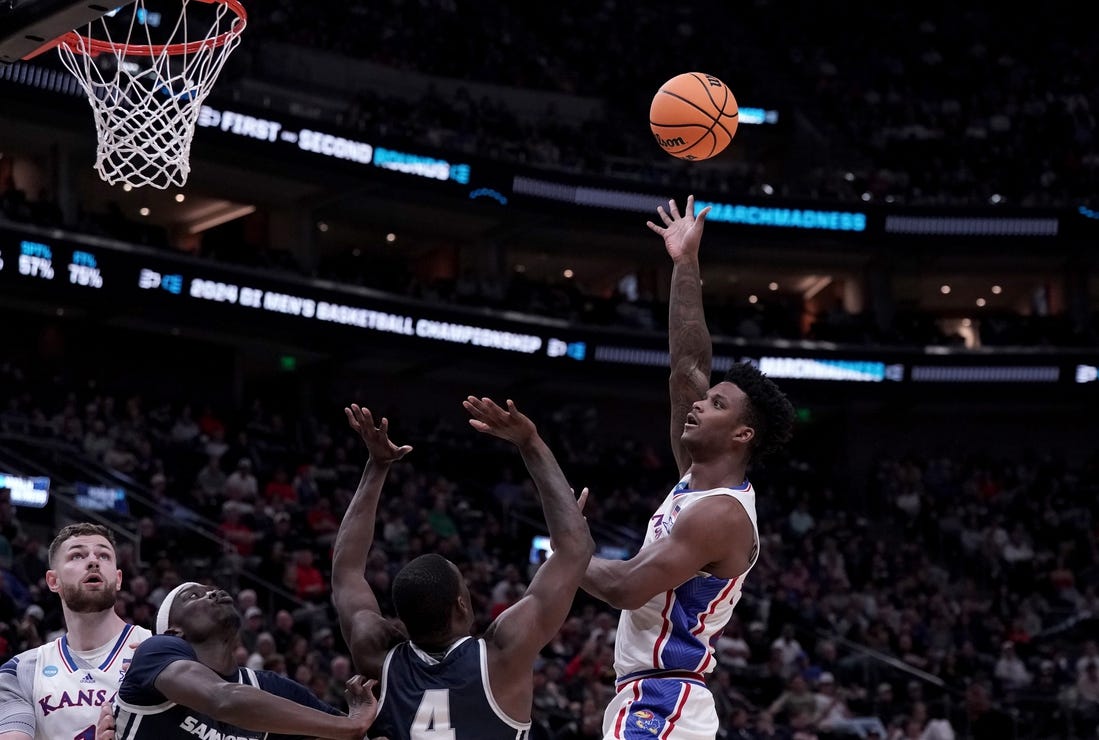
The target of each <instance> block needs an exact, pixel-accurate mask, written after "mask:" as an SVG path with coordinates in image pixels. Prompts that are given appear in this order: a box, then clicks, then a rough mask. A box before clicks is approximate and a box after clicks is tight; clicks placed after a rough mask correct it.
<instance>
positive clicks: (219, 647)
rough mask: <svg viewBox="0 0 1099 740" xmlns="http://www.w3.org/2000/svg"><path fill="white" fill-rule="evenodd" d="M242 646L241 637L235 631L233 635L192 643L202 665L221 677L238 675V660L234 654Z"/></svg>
mask: <svg viewBox="0 0 1099 740" xmlns="http://www.w3.org/2000/svg"><path fill="white" fill-rule="evenodd" d="M239 644H240V637H239V636H238V635H237V633H236V632H235V631H234V632H233V634H232V635H227V636H224V637H211V638H210V639H209V640H205V641H203V642H192V643H191V647H192V648H194V651H195V656H196V657H198V660H199V662H200V663H202V664H203V665H204V666H206V667H207V668H209V669H210V670H212V671H213V672H214V673H217V674H218V675H221V676H230V675H232V674H234V673H236V670H237V667H238V666H237V659H236V656H234V655H233V653H234V652H235V651H236V649H237V645H239Z"/></svg>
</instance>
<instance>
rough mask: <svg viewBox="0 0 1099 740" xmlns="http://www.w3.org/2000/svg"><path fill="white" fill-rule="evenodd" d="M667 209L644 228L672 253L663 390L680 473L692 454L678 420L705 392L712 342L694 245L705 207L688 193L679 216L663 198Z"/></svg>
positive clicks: (676, 208) (697, 242) (683, 418)
mask: <svg viewBox="0 0 1099 740" xmlns="http://www.w3.org/2000/svg"><path fill="white" fill-rule="evenodd" d="M668 211H670V214H669V213H668V212H666V211H665V210H664V208H663V207H662V206H661V207H660V208H657V214H658V215H659V216H660V220H661V221H662V222H663V224H664V225H663V226H658V225H657V224H655V223H653V222H652V221H649V222H648V223H647V225H648V227H649V228H650V229H652V230H653V231H654V232H655V233H657V234H659V235H660V236H661V237H663V239H664V248H665V249H667V251H668V256H669V257H671V258H672V264H673V265H674V266H673V268H672V286H671V293H670V297H669V299H668V351H669V355H670V364H671V374H670V375H669V377H668V390H669V393H670V396H671V429H670V431H671V442H672V454H674V455H675V462H676V465H677V466H678V467H679V474H680V475H683V474H684V473H685V472H687V468H689V467H690V466H691V456H690V454H689V453H688V452H687V450H686V448H685V447H684V446H683V442H682V441H681V439H680V438H681V437H682V436H683V424H684V423H685V422H686V421H687V414H688V413H689V412H690V410H691V404H693V403H694V402H695V401H697V400H699V399H700V398H702V397H703V396H704V395H706V389H707V388H708V387H709V383H710V366H711V362H712V357H713V346H712V344H711V342H710V331H709V329H707V327H706V316H705V314H704V313H703V309H702V272H701V268H700V266H699V262H698V248H699V245H700V244H701V240H702V229H703V227H704V226H705V225H706V214H708V213H709V212H710V208H709V206H707V207H706V208H703V209H702V211H700V212H699V214H698V215H697V216H695V200H694V196H693V195H689V196H687V212H686V214H685V215H683V216H681V215H679V206H677V205H676V203H675V201H674V200H670V201H668Z"/></svg>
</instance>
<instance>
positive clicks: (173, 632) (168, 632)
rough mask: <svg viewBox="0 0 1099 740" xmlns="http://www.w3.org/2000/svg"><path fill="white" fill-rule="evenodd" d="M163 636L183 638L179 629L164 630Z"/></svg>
mask: <svg viewBox="0 0 1099 740" xmlns="http://www.w3.org/2000/svg"><path fill="white" fill-rule="evenodd" d="M164 634H165V635H170V636H172V637H179V638H183V630H181V629H180V628H179V627H169V628H168V629H166V630H164Z"/></svg>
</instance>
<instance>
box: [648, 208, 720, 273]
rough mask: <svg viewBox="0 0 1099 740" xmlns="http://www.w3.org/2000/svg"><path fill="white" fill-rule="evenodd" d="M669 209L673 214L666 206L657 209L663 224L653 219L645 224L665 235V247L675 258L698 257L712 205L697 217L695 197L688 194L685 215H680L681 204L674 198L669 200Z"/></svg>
mask: <svg viewBox="0 0 1099 740" xmlns="http://www.w3.org/2000/svg"><path fill="white" fill-rule="evenodd" d="M668 210H669V211H671V215H668V213H667V212H666V211H665V210H664V206H659V207H657V209H656V212H657V214H659V216H660V220H661V221H663V222H664V225H663V226H657V225H656V224H655V223H653V222H652V221H647V222H646V224H645V225H646V226H648V227H649V228H650V229H652V230H653V231H654V232H656V233H657V234H659V235H660V236H662V237H664V248H665V249H667V250H668V256H669V257H671V258H672V259H673V260H678V259H681V258H683V257H697V256H698V245H699V242H700V241H701V239H702V229H703V227H704V226H705V225H706V214H708V213H709V212H710V207H709V206H706V207H705V208H703V209H702V210H701V211H700V212H699V214H698V216H697V217H696V216H695V197H694V196H693V195H688V196H687V214H686V215H685V216H680V215H679V206H677V205H676V204H675V201H674V200H669V201H668Z"/></svg>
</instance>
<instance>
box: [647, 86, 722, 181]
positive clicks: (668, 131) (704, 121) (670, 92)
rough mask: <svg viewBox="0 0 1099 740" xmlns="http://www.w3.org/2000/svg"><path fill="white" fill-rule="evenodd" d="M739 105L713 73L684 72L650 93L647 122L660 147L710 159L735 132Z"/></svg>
mask: <svg viewBox="0 0 1099 740" xmlns="http://www.w3.org/2000/svg"><path fill="white" fill-rule="evenodd" d="M739 112H740V108H739V107H738V106H737V104H736V98H734V97H733V91H732V90H730V89H729V88H728V87H726V86H725V83H724V82H722V81H721V80H719V79H718V78H716V77H714V76H713V75H708V74H703V73H702V72H686V73H684V74H681V75H676V76H675V77H673V78H672V79H670V80H668V81H667V82H665V83H664V84H663V85H661V86H660V89H659V90H657V91H656V95H655V96H653V104H652V106H651V107H650V108H649V125H650V126H651V127H652V130H653V135H654V136H656V143H657V144H659V145H660V148H661V149H663V150H664V151H666V152H667V153H668V154H671V155H672V156H673V157H679V158H680V159H690V160H697V159H709V158H710V157H712V156H714V155H716V154H719V153H721V151H722V150H724V149H725V147H727V146H729V142H730V141H732V140H733V136H734V135H735V134H736V127H737V123H738V122H739V120H740V119H739V118H738V114H739Z"/></svg>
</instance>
